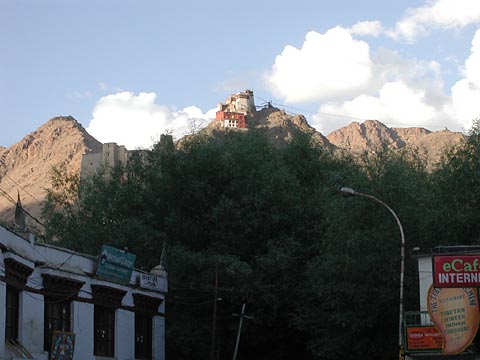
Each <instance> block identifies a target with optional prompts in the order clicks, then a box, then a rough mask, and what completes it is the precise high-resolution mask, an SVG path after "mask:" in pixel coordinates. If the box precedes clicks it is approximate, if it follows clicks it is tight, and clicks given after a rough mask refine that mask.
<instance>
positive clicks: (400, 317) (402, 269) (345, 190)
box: [340, 187, 405, 360]
mask: <svg viewBox="0 0 480 360" xmlns="http://www.w3.org/2000/svg"><path fill="white" fill-rule="evenodd" d="M340 192H341V193H342V194H345V195H347V196H363V197H366V198H369V199H372V200H373V201H376V202H377V203H379V204H381V205H383V206H384V207H385V208H386V209H387V210H388V211H390V213H391V214H392V215H393V217H394V218H395V220H396V221H397V225H398V228H399V229H400V239H401V246H400V309H399V314H398V350H399V359H400V360H403V359H404V355H405V347H404V339H403V326H402V325H403V283H404V274H405V235H404V233H403V227H402V223H401V222H400V219H399V218H398V216H397V214H396V213H395V211H393V209H392V208H391V207H390V206H388V205H387V204H385V203H384V202H383V201H382V200H380V199H378V198H376V197H375V196H373V195H369V194H363V193H360V192H357V191H355V190H353V189H350V188H345V187H343V188H341V189H340Z"/></svg>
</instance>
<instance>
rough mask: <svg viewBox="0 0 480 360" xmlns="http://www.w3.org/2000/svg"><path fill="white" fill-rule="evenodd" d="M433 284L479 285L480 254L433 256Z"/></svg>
mask: <svg viewBox="0 0 480 360" xmlns="http://www.w3.org/2000/svg"><path fill="white" fill-rule="evenodd" d="M433 286H435V287H437V288H440V287H461V288H462V287H480V255H445V256H434V257H433Z"/></svg>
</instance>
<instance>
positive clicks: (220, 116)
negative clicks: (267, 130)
mask: <svg viewBox="0 0 480 360" xmlns="http://www.w3.org/2000/svg"><path fill="white" fill-rule="evenodd" d="M215 119H216V120H217V121H223V122H225V121H226V120H228V121H230V123H231V125H226V126H225V127H236V128H240V129H246V128H247V117H246V115H244V114H241V113H235V112H228V111H217V114H216V116H215ZM235 123H236V126H235Z"/></svg>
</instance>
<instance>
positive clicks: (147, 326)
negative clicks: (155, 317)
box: [135, 313, 152, 359]
mask: <svg viewBox="0 0 480 360" xmlns="http://www.w3.org/2000/svg"><path fill="white" fill-rule="evenodd" d="M151 358H152V317H151V316H148V315H144V314H137V313H136V314H135V359H151Z"/></svg>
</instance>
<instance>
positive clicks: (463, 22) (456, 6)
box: [388, 0, 480, 42]
mask: <svg viewBox="0 0 480 360" xmlns="http://www.w3.org/2000/svg"><path fill="white" fill-rule="evenodd" d="M479 22H480V1H478V0H435V1H428V2H427V6H424V7H419V8H411V9H408V10H407V11H406V15H405V16H404V17H403V18H402V19H401V20H400V21H398V22H397V24H396V26H395V29H394V30H392V31H390V32H389V33H388V34H389V35H390V36H391V37H393V38H395V39H400V38H402V39H405V40H407V41H408V42H413V41H415V40H416V39H417V38H418V37H420V36H424V35H425V34H427V33H428V32H429V31H430V29H432V28H442V29H461V28H463V27H465V26H468V25H470V24H476V23H479Z"/></svg>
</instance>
